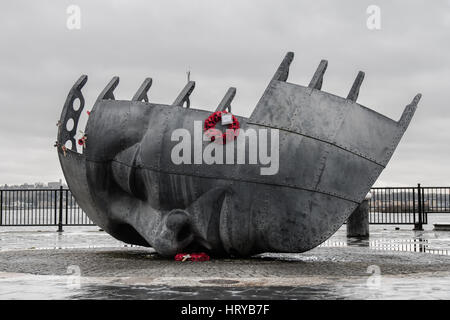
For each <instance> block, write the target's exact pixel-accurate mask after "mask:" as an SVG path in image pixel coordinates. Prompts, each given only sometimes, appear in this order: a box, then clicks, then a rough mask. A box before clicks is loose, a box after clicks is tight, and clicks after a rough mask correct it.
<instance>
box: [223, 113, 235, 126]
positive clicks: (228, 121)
mask: <svg viewBox="0 0 450 320" xmlns="http://www.w3.org/2000/svg"><path fill="white" fill-rule="evenodd" d="M232 123H233V117H232V116H231V113H225V114H223V115H222V125H223V126H225V125H227V124H232Z"/></svg>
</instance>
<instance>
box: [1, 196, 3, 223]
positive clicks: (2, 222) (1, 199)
mask: <svg viewBox="0 0 450 320" xmlns="http://www.w3.org/2000/svg"><path fill="white" fill-rule="evenodd" d="M2 224H3V190H0V226H1V225H2Z"/></svg>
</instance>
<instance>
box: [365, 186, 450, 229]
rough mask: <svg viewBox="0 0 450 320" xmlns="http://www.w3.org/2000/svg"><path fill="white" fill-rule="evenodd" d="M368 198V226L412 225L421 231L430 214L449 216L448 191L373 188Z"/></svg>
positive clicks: (449, 196)
mask: <svg viewBox="0 0 450 320" xmlns="http://www.w3.org/2000/svg"><path fill="white" fill-rule="evenodd" d="M371 194H372V197H371V199H370V200H369V208H370V209H369V213H370V215H369V223H371V224H414V225H415V228H416V229H422V225H423V224H427V223H428V214H429V213H450V187H422V186H421V185H420V184H418V185H417V187H389V188H372V189H371Z"/></svg>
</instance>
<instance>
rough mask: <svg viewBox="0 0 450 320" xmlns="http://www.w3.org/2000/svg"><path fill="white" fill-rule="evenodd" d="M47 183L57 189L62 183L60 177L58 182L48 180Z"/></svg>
mask: <svg viewBox="0 0 450 320" xmlns="http://www.w3.org/2000/svg"><path fill="white" fill-rule="evenodd" d="M47 185H48V187H49V188H50V189H57V188H59V187H60V186H62V185H63V184H62V179H59V182H49V183H48V184H47Z"/></svg>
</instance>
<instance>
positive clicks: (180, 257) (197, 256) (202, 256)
mask: <svg viewBox="0 0 450 320" xmlns="http://www.w3.org/2000/svg"><path fill="white" fill-rule="evenodd" d="M175 260H176V261H209V256H208V255H207V254H206V253H204V252H201V253H178V254H177V255H176V256H175Z"/></svg>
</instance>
